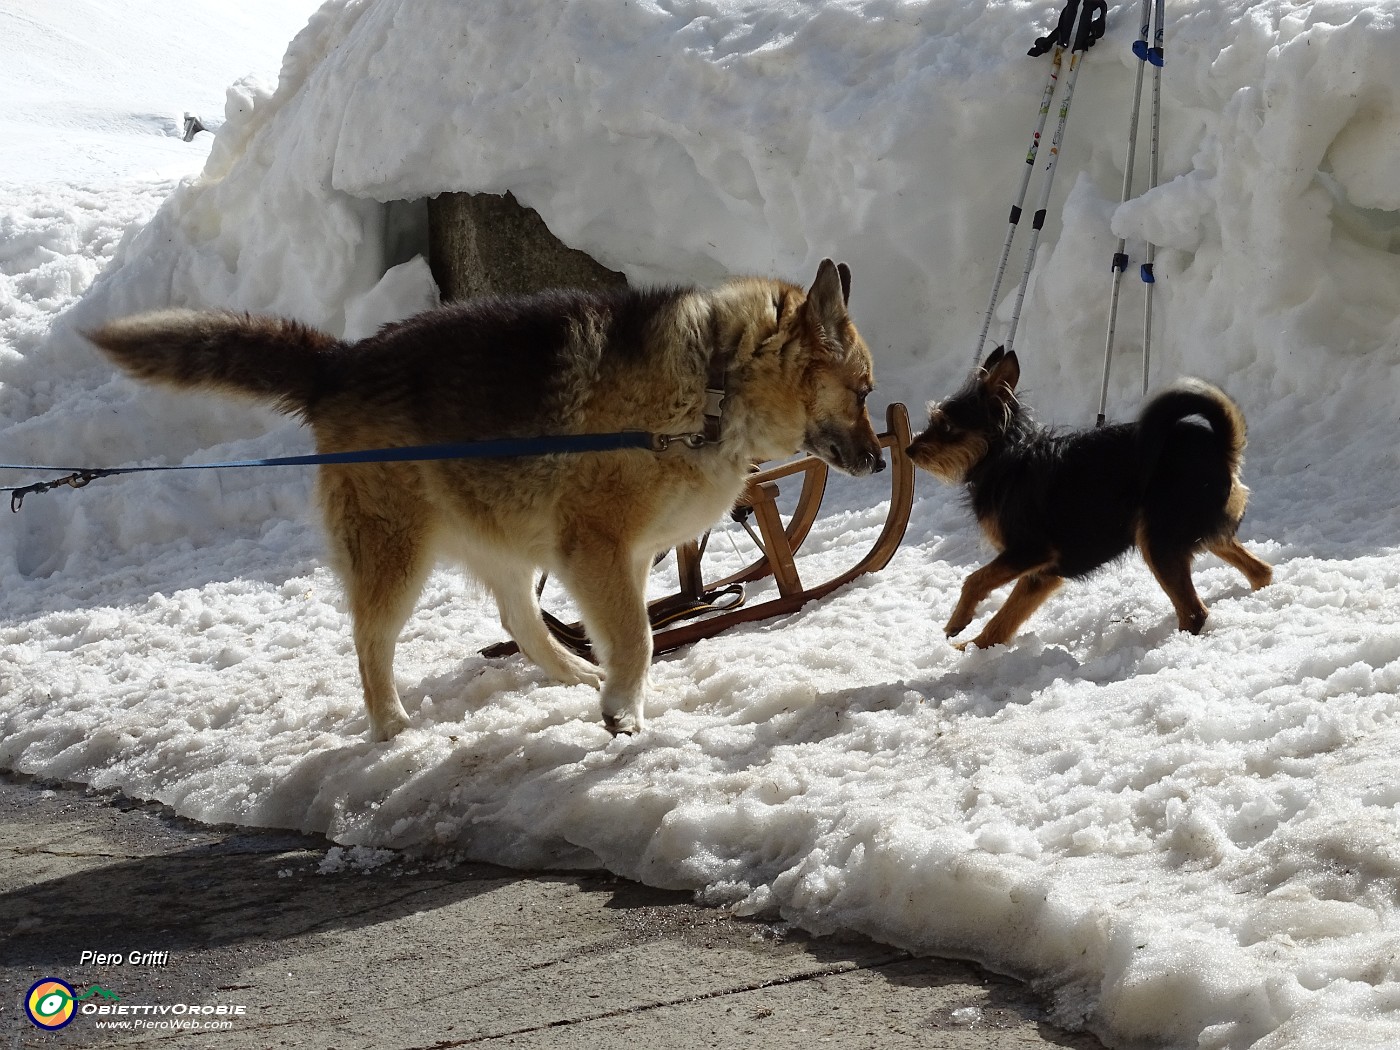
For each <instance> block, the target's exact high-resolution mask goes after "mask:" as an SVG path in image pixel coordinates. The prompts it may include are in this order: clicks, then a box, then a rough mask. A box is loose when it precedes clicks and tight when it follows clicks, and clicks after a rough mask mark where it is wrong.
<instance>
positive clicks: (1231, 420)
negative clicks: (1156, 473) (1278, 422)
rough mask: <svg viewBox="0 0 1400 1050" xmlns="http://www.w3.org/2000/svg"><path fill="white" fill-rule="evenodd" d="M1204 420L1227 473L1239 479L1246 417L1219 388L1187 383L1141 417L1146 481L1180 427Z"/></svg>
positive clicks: (1195, 381) (1163, 395) (1196, 381)
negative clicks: (1191, 420)
mask: <svg viewBox="0 0 1400 1050" xmlns="http://www.w3.org/2000/svg"><path fill="white" fill-rule="evenodd" d="M1191 416H1200V417H1201V418H1202V419H1204V420H1205V421H1206V423H1207V424H1208V425H1209V426H1210V429H1211V433H1212V434H1214V435H1215V439H1216V442H1217V443H1218V446H1219V449H1220V455H1221V458H1222V460H1223V461H1224V463H1223V465H1224V468H1225V470H1226V472H1227V473H1228V474H1229V475H1230V476H1231V477H1235V476H1237V475H1238V473H1239V468H1240V464H1241V463H1242V462H1243V460H1244V448H1245V424H1244V413H1243V412H1241V411H1240V408H1239V406H1238V405H1236V404H1235V402H1234V401H1233V400H1231V398H1230V397H1229V395H1228V394H1226V393H1225V392H1224V391H1223V390H1221V389H1220V388H1219V387H1217V386H1213V385H1212V384H1210V383H1207V382H1205V381H1204V380H1201V379H1184V380H1182V381H1181V382H1179V383H1177V384H1176V385H1175V386H1173V387H1172V388H1171V389H1170V390H1165V391H1163V392H1162V393H1160V394H1158V395H1157V396H1156V397H1154V398H1153V399H1152V400H1151V401H1150V402H1148V404H1147V406H1146V407H1145V408H1144V409H1143V410H1142V414H1141V415H1139V416H1138V424H1137V425H1138V449H1139V453H1140V455H1141V463H1142V467H1143V471H1142V477H1143V479H1144V480H1146V479H1148V478H1151V476H1152V473H1153V469H1154V468H1155V467H1156V465H1157V463H1158V461H1159V460H1160V459H1161V458H1162V452H1163V449H1164V448H1165V447H1166V445H1167V443H1168V442H1169V441H1170V440H1171V437H1172V432H1173V430H1174V428H1175V426H1176V424H1177V423H1180V422H1181V421H1182V420H1183V419H1188V418H1190V417H1191Z"/></svg>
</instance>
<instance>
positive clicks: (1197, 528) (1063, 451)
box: [909, 347, 1273, 649]
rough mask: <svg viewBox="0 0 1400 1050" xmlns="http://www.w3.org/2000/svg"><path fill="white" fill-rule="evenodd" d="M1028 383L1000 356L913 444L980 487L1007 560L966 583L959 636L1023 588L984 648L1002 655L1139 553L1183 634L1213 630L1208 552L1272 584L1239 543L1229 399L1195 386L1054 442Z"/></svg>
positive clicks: (948, 476)
mask: <svg viewBox="0 0 1400 1050" xmlns="http://www.w3.org/2000/svg"><path fill="white" fill-rule="evenodd" d="M1020 376H1021V366H1020V364H1019V363H1018V362H1017V360H1016V354H1015V353H1014V352H1013V353H1009V354H1008V353H1006V352H1005V351H1004V350H1003V349H1002V348H1001V347H998V348H997V349H996V350H994V351H993V352H992V354H991V356H990V357H988V358H987V360H986V362H985V363H984V364H983V365H982V367H981V368H979V369H978V370H977V371H976V372H975V373H974V374H973V376H972V378H971V379H970V380H969V381H968V383H967V385H966V386H964V387H963V389H962V390H960V391H959V392H958V393H957V394H955V395H954V396H953V397H951V398H949V399H948V400H946V401H943V402H941V403H935V404H932V405H930V406H929V424H928V427H927V429H925V430H924V432H923V433H922V434H920V435H919V436H918V437H917V438H915V439H914V442H913V444H912V445H910V446H909V457H910V458H911V459H912V460H913V461H914V463H915V465H916V466H919V467H922V468H923V469H924V470H927V471H928V472H929V473H930V474H933V475H934V476H935V477H937V478H939V479H940V480H942V481H946V482H948V483H949V484H955V485H956V484H962V485H965V486H966V487H967V497H968V502H969V503H970V505H971V507H972V512H973V513H974V514H975V515H976V516H977V522H978V524H979V525H980V526H981V527H982V531H983V533H984V534H985V535H986V537H987V539H988V540H989V541H990V542H991V544H992V546H993V547H995V548H996V550H997V551H998V552H999V553H998V554H997V556H996V558H994V559H993V560H992V561H991V562H989V563H988V564H987V565H984V566H983V567H982V568H980V569H978V570H976V571H975V572H973V573H972V574H971V575H970V576H968V578H967V580H966V581H965V582H964V583H963V588H962V594H961V596H960V597H959V599H958V604H957V607H956V608H954V610H953V615H952V618H951V619H949V621H948V623H947V626H946V627H945V628H944V630H945V632H946V633H947V635H948V637H950V638H951V637H953V636H954V635H956V634H958V633H959V632H961V631H962V630H963V629H964V628H965V627H967V625H968V624H969V623H971V622H972V618H973V616H974V615H975V613H976V611H977V606H978V604H979V603H980V602H981V601H982V600H983V599H984V598H986V597H987V595H988V594H990V593H991V592H992V591H993V590H995V589H996V588H997V587H1000V586H1002V585H1003V584H1006V583H1010V582H1012V581H1013V580H1014V581H1016V586H1015V587H1014V588H1012V591H1011V594H1010V596H1009V597H1008V598H1007V600H1006V603H1005V604H1004V605H1003V606H1002V607H1001V609H1000V610H998V611H997V613H996V615H994V616H993V617H992V618H991V619H990V620H989V621H988V622H987V625H986V626H985V627H983V628H982V632H981V633H980V634H979V635H978V636H977V637H976V638H975V639H973V641H972V644H973V645H975V646H977V647H978V648H979V649H984V648H987V647H989V646H993V645H1000V644H1002V643H1004V642H1006V641H1008V640H1009V639H1010V638H1011V637H1012V635H1014V634H1015V633H1016V631H1017V630H1018V629H1019V628H1020V626H1021V625H1022V624H1023V623H1025V621H1026V619H1027V618H1028V617H1029V616H1030V615H1031V614H1032V613H1033V612H1035V610H1036V609H1037V608H1039V607H1040V605H1041V604H1042V603H1043V602H1044V601H1045V600H1046V599H1047V598H1049V597H1050V595H1052V594H1053V593H1055V591H1056V590H1058V589H1059V587H1060V585H1061V583H1063V582H1064V580H1065V579H1075V578H1078V577H1080V576H1085V575H1088V574H1089V573H1091V572H1093V571H1094V570H1095V569H1097V568H1099V567H1101V566H1103V565H1105V564H1107V563H1108V562H1110V561H1112V560H1114V559H1115V558H1118V557H1120V556H1121V555H1123V554H1124V553H1126V552H1127V551H1128V550H1129V549H1130V548H1131V547H1133V546H1136V547H1137V548H1138V550H1139V551H1141V552H1142V556H1143V559H1144V560H1145V561H1146V562H1147V567H1148V568H1149V569H1151V570H1152V574H1153V576H1155V577H1156V578H1157V582H1158V583H1160V584H1161V585H1162V589H1163V590H1164V591H1166V592H1167V597H1168V598H1170V599H1171V602H1172V606H1173V607H1174V608H1175V609H1176V617H1177V625H1178V626H1179V627H1180V628H1181V630H1183V631H1190V632H1191V633H1192V634H1196V633H1198V632H1199V631H1200V629H1201V625H1202V624H1203V623H1204V622H1205V619H1206V607H1205V605H1204V604H1202V602H1201V599H1200V597H1199V596H1198V595H1197V594H1196V589H1195V587H1194V586H1193V585H1192V582H1191V560H1192V558H1193V557H1195V555H1196V554H1197V553H1199V552H1200V551H1202V550H1208V551H1210V552H1212V553H1213V554H1217V555H1219V556H1220V557H1221V558H1223V559H1224V560H1225V561H1226V562H1228V563H1229V564H1231V565H1233V566H1234V567H1235V568H1236V569H1238V570H1239V571H1240V572H1241V573H1243V574H1244V577H1245V579H1246V580H1248V581H1249V585H1250V587H1252V588H1253V589H1254V590H1258V589H1259V588H1260V587H1263V586H1264V585H1266V584H1267V583H1269V581H1270V580H1271V579H1272V578H1273V570H1272V569H1271V568H1270V567H1269V566H1268V565H1267V564H1266V563H1265V562H1263V561H1260V560H1259V559H1258V558H1256V557H1255V556H1254V555H1253V554H1251V553H1250V552H1249V551H1247V550H1245V549H1244V547H1242V546H1240V543H1239V541H1238V540H1236V539H1235V531H1236V529H1238V528H1239V524H1240V519H1241V518H1242V517H1243V516H1244V510H1245V503H1246V501H1247V499H1248V497H1249V490H1248V489H1247V488H1245V486H1244V484H1243V483H1242V482H1241V481H1240V474H1239V472H1240V466H1241V464H1242V462H1243V453H1244V447H1245V425H1244V415H1243V414H1242V413H1241V412H1240V410H1239V407H1238V406H1237V405H1236V404H1235V403H1234V402H1233V401H1232V400H1230V398H1229V397H1227V396H1226V395H1225V394H1224V393H1223V392H1222V391H1221V390H1219V389H1217V388H1216V387H1214V386H1212V385H1211V384H1209V383H1206V382H1203V381H1202V380H1199V379H1186V380H1183V381H1181V382H1180V383H1178V384H1177V385H1176V386H1174V387H1172V388H1170V389H1168V390H1166V391H1164V392H1163V393H1161V394H1159V395H1157V396H1156V397H1155V398H1153V399H1152V400H1151V401H1150V402H1148V404H1147V405H1146V406H1145V407H1144V408H1143V410H1142V414H1141V415H1140V416H1139V418H1138V420H1137V422H1136V423H1121V424H1117V425H1113V426H1106V427H1101V428H1098V429H1095V430H1086V431H1082V432H1078V433H1068V434H1054V433H1051V432H1048V431H1045V430H1042V429H1040V428H1039V427H1038V426H1036V424H1035V423H1034V422H1032V421H1031V419H1030V416H1029V414H1028V413H1027V411H1026V409H1025V408H1024V406H1023V405H1022V404H1021V403H1020V401H1018V400H1017V398H1016V383H1017V381H1018V380H1019V379H1020ZM1192 416H1199V417H1201V418H1202V419H1203V420H1204V421H1205V423H1206V426H1200V425H1199V424H1197V423H1194V422H1191V421H1190V417H1192ZM965 644H966V643H964V645H965ZM962 647H963V646H959V647H958V648H962Z"/></svg>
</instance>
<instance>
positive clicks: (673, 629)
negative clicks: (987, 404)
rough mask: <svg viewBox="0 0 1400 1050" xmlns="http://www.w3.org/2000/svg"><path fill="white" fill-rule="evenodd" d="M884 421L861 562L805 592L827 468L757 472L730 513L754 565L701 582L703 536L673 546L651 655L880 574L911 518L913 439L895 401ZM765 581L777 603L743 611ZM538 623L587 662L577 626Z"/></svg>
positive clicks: (492, 651)
mask: <svg viewBox="0 0 1400 1050" xmlns="http://www.w3.org/2000/svg"><path fill="white" fill-rule="evenodd" d="M885 418H886V424H887V429H886V431H885V432H884V433H883V434H881V435H880V436H879V437H880V444H881V446H883V447H884V448H885V449H887V450H888V456H887V461H888V465H887V467H886V471H885V473H886V475H887V476H888V477H889V480H890V511H889V515H888V517H886V518H885V527H884V528H883V529H882V530H881V532H880V535H879V537H878V538H877V539H876V540H875V545H874V546H873V547H871V548H870V550H869V551H868V552H867V553H866V555H865V557H863V558H861V560H860V561H858V562H857V563H856V564H855V565H854V566H853V567H852V568H850V569H847V570H846V571H845V572H843V573H841V574H839V575H837V576H834V577H832V578H831V579H829V580H826V581H824V582H822V583H818V584H815V585H814V586H810V587H809V586H806V585H805V584H804V583H803V582H802V578H801V576H800V575H799V573H798V571H797V564H796V560H795V557H794V555H795V553H796V551H797V548H798V547H800V546H801V545H802V541H803V540H805V539H806V538H807V534H808V533H809V532H810V531H811V529H812V524H813V523H814V522H815V521H816V520H817V510H818V508H819V507H820V506H821V501H822V496H823V495H824V494H825V492H826V479H827V474H828V467H827V465H826V464H825V463H824V462H822V461H821V460H820V459H818V458H817V457H816V456H804V457H803V458H801V459H798V460H793V461H792V462H790V463H783V464H781V465H779V466H776V467H770V468H769V469H767V470H759V471H756V472H755V473H754V474H753V475H751V476H750V478H749V483H748V487H747V489H745V491H744V494H743V496H741V497H740V499H739V503H738V505H737V506H736V507H735V510H734V517H735V520H736V521H744V520H745V519H747V518H750V517H751V518H752V519H753V521H754V522H755V524H756V525H757V542H758V544H759V546H760V552H759V557H758V559H757V560H756V561H754V562H753V563H752V564H750V565H748V566H747V567H745V568H743V569H740V570H739V571H738V572H735V573H731V574H730V575H728V576H725V577H723V578H722V579H719V580H715V581H714V582H712V583H706V582H705V580H704V575H703V573H702V571H701V564H700V560H701V554H702V553H703V551H704V543H705V539H706V538H707V537H708V534H706V537H702V538H701V539H699V540H691V541H689V542H688V543H685V544H682V545H681V546H679V547H677V548H676V572H677V576H678V577H679V590H678V591H677V592H676V593H675V594H672V595H669V596H667V597H665V598H658V599H657V600H655V601H653V602H650V603H648V605H647V615H648V617H649V618H650V620H651V624H652V649H653V651H654V652H656V653H666V652H670V651H672V650H674V649H679V648H681V647H682V646H685V645H690V644H691V643H693V642H698V641H699V640H700V639H701V638H709V637H711V636H713V635H716V634H719V633H720V632H721V631H724V630H726V629H728V628H730V627H733V626H734V625H735V624H740V623H752V622H754V621H755V620H766V619H768V618H769V617H770V616H782V615H785V614H787V613H792V612H796V611H797V610H798V609H800V608H802V606H804V605H806V604H807V603H808V602H810V601H814V600H816V599H818V598H824V597H826V596H827V595H828V594H830V593H831V592H832V591H834V590H836V588H838V587H841V586H843V585H844V584H847V583H850V582H851V581H852V580H854V579H855V578H856V577H857V576H862V575H864V574H865V573H867V572H878V571H879V570H880V569H883V568H884V567H885V566H886V565H887V564H888V563H889V560H890V558H891V557H893V556H894V552H895V550H896V549H898V547H899V544H900V541H901V540H902V539H903V538H904V530H905V528H906V527H907V526H908V524H909V511H910V508H911V507H912V506H913V503H914V464H913V463H912V462H911V461H910V459H909V457H908V456H907V455H905V449H907V448H908V447H909V443H910V442H911V441H912V440H913V439H912V436H911V435H910V432H909V412H908V410H907V409H906V408H905V407H904V405H902V404H900V403H899V402H895V403H894V404H892V405H890V406H889V408H888V409H887V410H886V414H885ZM796 474H800V475H802V490H801V492H800V493H799V495H798V498H797V506H796V507H795V508H794V509H793V512H792V515H791V517H789V518H788V520H787V523H786V524H784V522H783V519H782V516H781V514H780V513H779V511H778V503H777V500H778V495H779V488H778V485H777V482H778V481H780V480H782V479H783V478H788V477H792V476H793V475H796ZM750 531H751V532H752V531H753V530H750ZM766 576H772V577H773V579H774V582H775V583H776V584H777V587H778V594H777V597H774V598H770V599H768V600H767V601H763V602H758V603H757V604H755V605H744V604H743V597H744V585H745V584H748V583H753V582H755V581H757V580H761V579H763V578H764V577H766ZM544 618H545V623H546V624H548V626H549V628H550V630H551V631H552V632H553V633H554V635H555V636H556V637H557V638H558V639H559V640H560V641H561V642H562V643H563V644H564V645H566V646H568V647H569V648H570V649H572V650H574V651H575V652H577V653H580V654H581V655H583V656H587V657H589V658H592V651H591V649H590V647H589V644H588V637H587V635H585V634H584V631H583V626H582V625H581V624H578V623H572V624H566V623H563V622H562V621H560V620H559V619H557V618H556V617H554V616H551V615H550V614H549V613H545V614H544ZM679 621H688V622H679ZM519 651H520V650H519V648H518V647H517V646H516V644H515V643H514V642H512V641H506V642H498V643H497V644H495V645H492V646H488V647H487V648H485V649H483V650H482V651H481V654H482V655H483V656H487V657H496V656H509V655H510V654H512V653H517V652H519Z"/></svg>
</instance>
